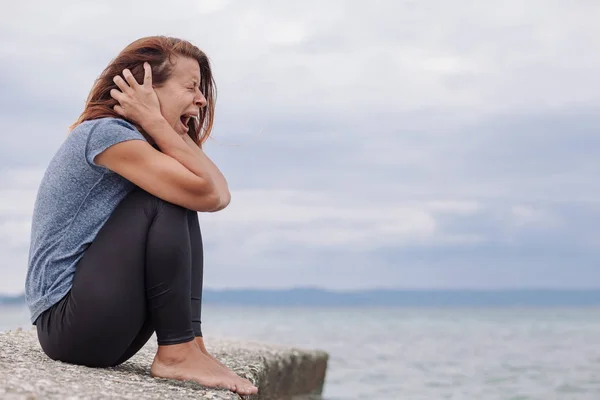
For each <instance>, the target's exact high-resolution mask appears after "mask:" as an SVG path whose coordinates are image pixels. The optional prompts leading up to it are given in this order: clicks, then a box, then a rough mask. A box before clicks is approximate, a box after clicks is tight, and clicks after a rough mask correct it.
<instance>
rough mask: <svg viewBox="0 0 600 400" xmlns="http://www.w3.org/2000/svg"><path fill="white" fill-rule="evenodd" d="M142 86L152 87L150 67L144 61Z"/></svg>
mask: <svg viewBox="0 0 600 400" xmlns="http://www.w3.org/2000/svg"><path fill="white" fill-rule="evenodd" d="M144 86H148V87H152V67H150V64H149V63H147V62H145V63H144Z"/></svg>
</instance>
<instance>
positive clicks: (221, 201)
mask: <svg viewBox="0 0 600 400" xmlns="http://www.w3.org/2000/svg"><path fill="white" fill-rule="evenodd" d="M217 199H218V200H217V202H216V204H215V207H214V208H213V209H212V210H210V212H217V211H221V210H222V209H224V208H226V207H227V206H228V205H229V203H230V202H231V193H230V192H229V190H227V191H226V193H222V194H219V195H218V196H217Z"/></svg>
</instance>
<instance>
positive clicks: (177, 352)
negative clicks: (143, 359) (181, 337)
mask: <svg viewBox="0 0 600 400" xmlns="http://www.w3.org/2000/svg"><path fill="white" fill-rule="evenodd" d="M196 350H198V347H197V345H196V343H195V341H194V340H192V341H189V342H185V343H179V344H169V345H161V346H158V351H157V352H156V356H155V357H154V358H155V359H156V360H157V361H158V362H160V363H161V364H167V365H171V364H179V363H181V362H182V361H184V360H187V359H188V358H190V357H191V356H192V355H193V354H194V353H195V351H196Z"/></svg>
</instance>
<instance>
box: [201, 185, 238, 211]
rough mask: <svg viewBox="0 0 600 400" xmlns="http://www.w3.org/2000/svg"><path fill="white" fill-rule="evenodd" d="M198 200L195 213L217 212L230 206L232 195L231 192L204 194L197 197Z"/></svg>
mask: <svg viewBox="0 0 600 400" xmlns="http://www.w3.org/2000/svg"><path fill="white" fill-rule="evenodd" d="M196 199H197V201H196V204H195V205H194V210H195V211H198V212H217V211H221V210H222V209H224V208H225V207H227V206H228V205H229V203H230V202H231V193H229V190H227V191H226V193H219V192H217V191H211V192H210V193H204V194H202V195H199V196H196Z"/></svg>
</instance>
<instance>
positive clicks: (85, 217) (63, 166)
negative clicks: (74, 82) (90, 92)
mask: <svg viewBox="0 0 600 400" xmlns="http://www.w3.org/2000/svg"><path fill="white" fill-rule="evenodd" d="M126 140H146V139H145V138H144V137H143V136H142V134H141V133H140V132H139V131H138V130H137V129H136V128H135V126H134V125H132V124H130V123H129V122H127V121H125V120H122V119H116V118H101V119H97V120H93V121H85V122H83V123H82V124H80V125H78V126H77V127H76V128H75V129H74V130H73V131H72V132H71V133H70V134H69V136H68V137H67V138H66V140H65V141H64V143H63V144H62V145H61V146H60V148H59V149H58V151H57V153H56V154H55V155H54V158H53V159H52V161H51V162H50V164H49V166H48V169H47V170H46V173H45V174H44V177H43V179H42V182H41V184H40V187H39V189H38V193H37V198H36V202H35V207H34V210H33V220H32V225H31V243H30V248H29V263H28V270H27V277H26V281H25V299H26V301H27V305H28V307H29V311H30V314H31V322H32V323H33V324H35V321H36V320H37V318H38V317H39V315H40V314H41V313H42V312H44V311H45V310H47V309H48V308H50V307H52V305H54V304H55V303H57V302H58V301H60V300H61V299H62V298H63V297H64V296H65V295H66V294H67V293H68V292H69V290H70V289H71V286H72V282H73V274H74V272H75V267H76V264H77V262H78V261H79V260H80V259H81V257H82V256H83V254H84V252H85V250H86V249H87V247H88V246H89V245H90V244H91V242H92V241H93V240H94V238H95V237H96V235H97V234H98V231H99V230H100V228H102V226H103V225H104V223H105V222H106V221H107V220H108V218H109V217H110V215H111V214H112V212H113V211H114V209H115V208H116V207H117V205H118V204H119V202H120V201H121V200H122V199H123V198H125V196H127V194H129V193H130V192H131V191H132V190H133V189H134V188H135V185H134V184H133V183H131V182H129V181H128V180H126V179H125V178H123V177H122V176H120V175H118V174H116V173H114V172H112V171H110V170H109V169H107V168H104V167H101V166H99V165H97V164H95V163H94V157H96V156H97V155H98V154H100V153H101V152H103V151H104V150H106V149H107V148H109V147H110V146H112V145H114V144H117V143H120V142H124V141H126Z"/></svg>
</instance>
